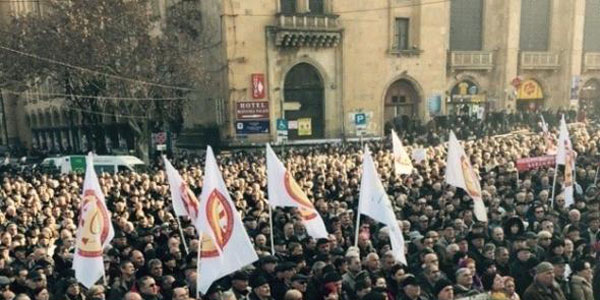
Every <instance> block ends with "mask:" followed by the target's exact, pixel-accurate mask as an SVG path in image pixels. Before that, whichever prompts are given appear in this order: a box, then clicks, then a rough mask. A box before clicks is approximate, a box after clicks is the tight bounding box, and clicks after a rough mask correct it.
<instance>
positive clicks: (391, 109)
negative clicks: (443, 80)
mask: <svg viewBox="0 0 600 300" xmlns="http://www.w3.org/2000/svg"><path fill="white" fill-rule="evenodd" d="M419 100H420V99H419V92H417V89H416V88H415V86H414V84H413V83H412V82H410V81H409V80H408V79H404V78H403V79H399V80H396V81H395V82H394V83H392V85H390V87H389V88H388V90H387V92H386V93H385V109H384V119H385V123H386V124H387V123H388V122H394V120H395V119H398V118H404V119H408V118H411V117H416V116H417V113H418V107H419V105H418V104H419Z"/></svg>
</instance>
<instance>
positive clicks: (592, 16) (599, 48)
mask: <svg viewBox="0 0 600 300" xmlns="http://www.w3.org/2000/svg"><path fill="white" fill-rule="evenodd" d="M584 26H585V27H584V32H583V50H584V51H586V52H600V31H598V28H600V0H587V1H586V2H585V25H584Z"/></svg>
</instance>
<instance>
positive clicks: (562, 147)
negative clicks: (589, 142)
mask: <svg viewBox="0 0 600 300" xmlns="http://www.w3.org/2000/svg"><path fill="white" fill-rule="evenodd" d="M559 128H560V132H559V134H558V149H557V151H556V163H557V164H559V165H564V164H565V159H566V157H567V153H568V152H571V151H572V150H573V147H572V146H571V139H570V138H569V129H567V122H566V121H565V115H563V116H562V118H561V119H560V127H559Z"/></svg>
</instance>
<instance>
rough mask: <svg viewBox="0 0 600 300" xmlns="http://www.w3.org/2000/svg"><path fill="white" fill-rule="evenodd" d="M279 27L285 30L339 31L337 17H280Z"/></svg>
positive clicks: (300, 15) (303, 15)
mask: <svg viewBox="0 0 600 300" xmlns="http://www.w3.org/2000/svg"><path fill="white" fill-rule="evenodd" d="M278 21H279V23H278V24H277V26H279V27H280V28H284V29H301V30H338V29H339V23H338V16H337V15H307V14H297V15H283V14H282V15H279V18H278Z"/></svg>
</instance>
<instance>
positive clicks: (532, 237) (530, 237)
mask: <svg viewBox="0 0 600 300" xmlns="http://www.w3.org/2000/svg"><path fill="white" fill-rule="evenodd" d="M524 236H525V245H527V247H529V249H531V254H533V255H534V256H535V257H537V258H543V257H544V254H545V253H546V251H545V250H544V249H543V248H542V247H540V246H539V245H538V236H537V234H535V232H532V231H527V232H525V234H524Z"/></svg>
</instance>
